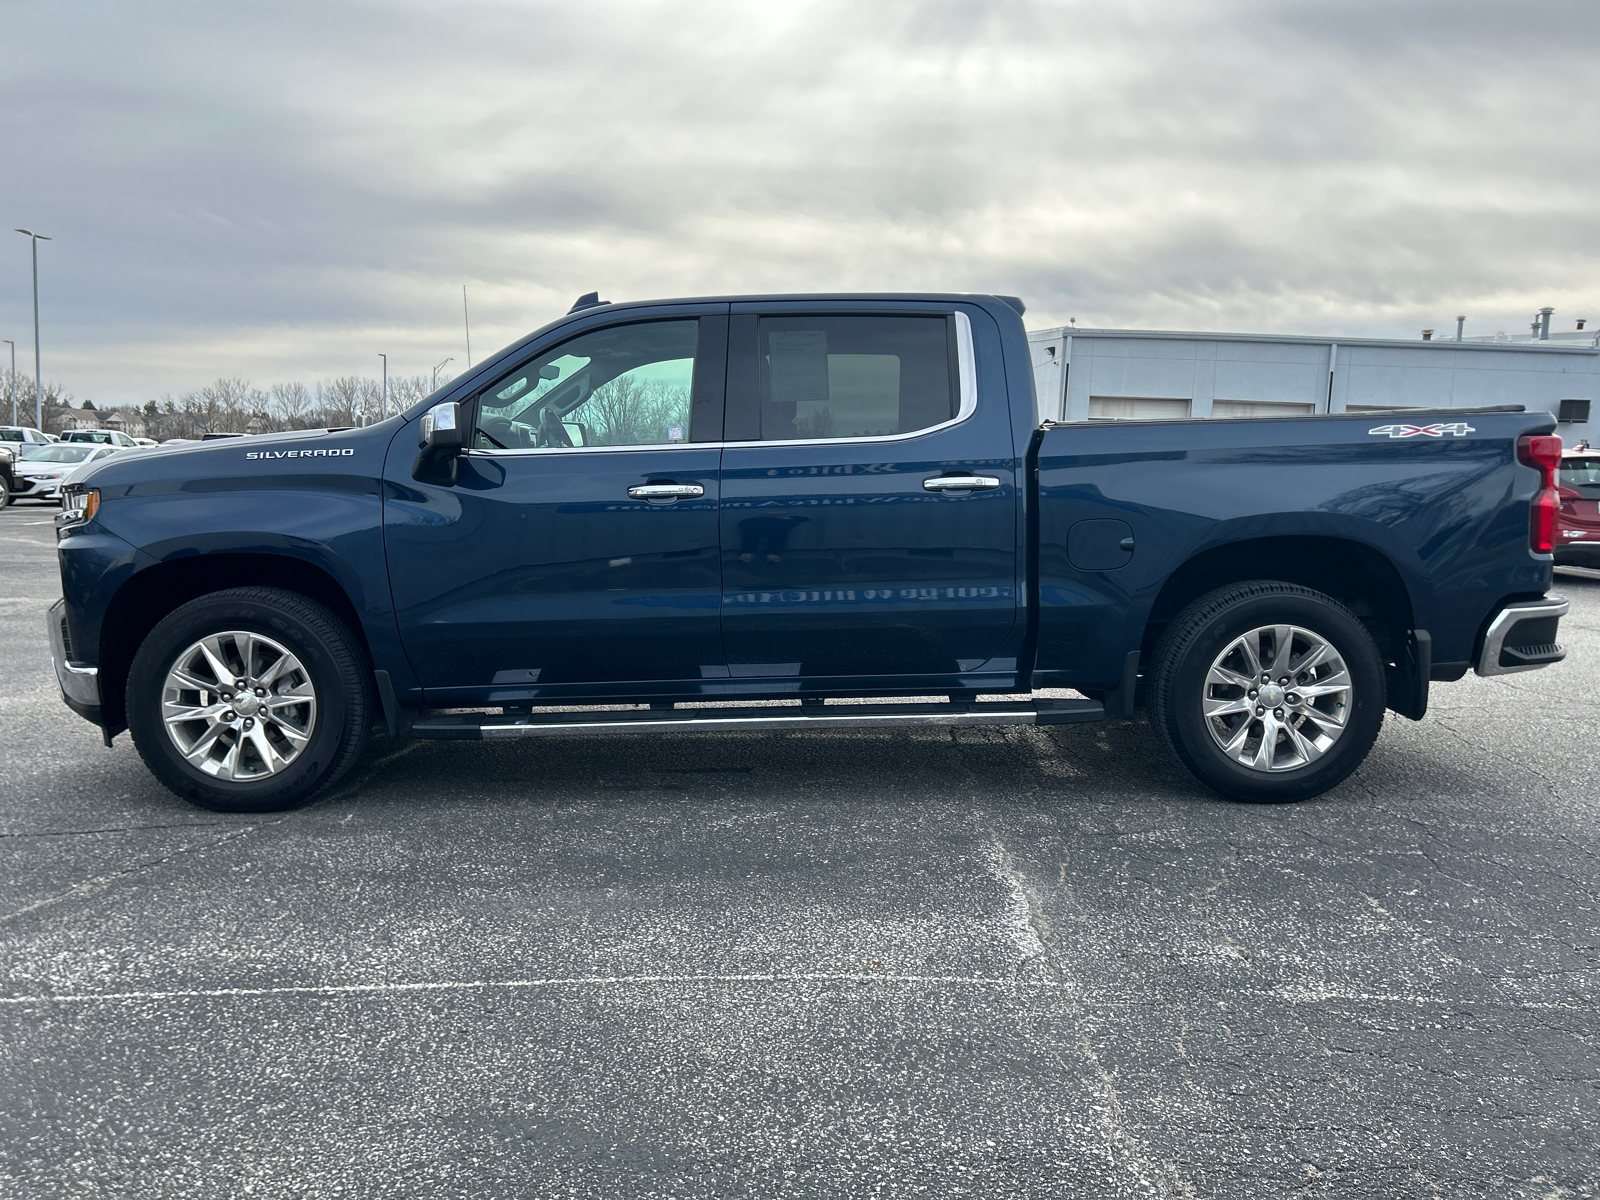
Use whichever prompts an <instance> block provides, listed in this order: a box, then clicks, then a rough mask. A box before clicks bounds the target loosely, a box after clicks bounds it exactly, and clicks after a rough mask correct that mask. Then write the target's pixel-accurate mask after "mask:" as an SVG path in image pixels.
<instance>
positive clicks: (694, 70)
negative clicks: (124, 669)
mask: <svg viewBox="0 0 1600 1200" xmlns="http://www.w3.org/2000/svg"><path fill="white" fill-rule="evenodd" d="M7 21H8V24H9V25H10V26H11V36H10V37H9V39H8V41H7V43H6V44H5V46H4V48H0V103H3V104H4V107H5V111H7V112H8V113H11V114H14V115H16V116H18V117H19V118H20V119H16V120H13V121H12V122H10V123H9V129H8V134H7V138H8V140H9V145H8V146H6V147H5V148H4V158H5V160H6V161H7V163H8V164H9V165H8V166H7V167H6V168H5V170H4V172H3V174H0V201H3V206H4V208H5V213H6V215H7V216H8V217H10V218H11V219H10V221H9V222H8V224H11V225H26V224H31V225H33V226H34V227H36V228H39V229H41V230H43V231H44V232H47V233H53V234H55V235H56V236H57V238H58V240H57V241H56V242H54V243H50V244H49V245H47V246H45V247H43V248H42V249H41V269H42V282H41V288H42V292H43V299H44V314H45V323H46V324H45V328H46V337H45V342H46V361H45V373H46V375H47V376H49V377H51V378H58V379H61V380H62V381H63V382H65V383H67V384H68V386H69V387H71V388H73V389H74V390H75V391H77V392H78V393H79V394H80V395H85V394H87V395H91V396H94V397H95V398H96V399H97V400H132V399H139V400H142V399H145V398H148V397H149V396H152V395H154V394H157V393H159V392H162V391H181V390H183V389H185V388H188V387H192V386H194V385H196V384H198V383H200V382H203V381H204V380H206V379H209V378H212V377H214V376H216V375H218V374H221V373H226V374H230V375H231V374H239V375H245V376H248V377H250V378H252V379H254V380H255V381H256V382H258V383H263V384H264V383H269V382H271V381H273V380H275V379H286V378H296V377H300V378H305V377H311V376H316V375H322V374H332V373H342V372H346V371H365V372H368V373H371V372H373V371H374V370H375V365H376V362H377V359H376V354H377V352H378V351H380V350H383V351H387V352H388V353H389V355H390V363H391V369H396V370H401V371H424V370H426V369H427V368H428V367H429V366H431V365H432V363H434V362H437V361H438V360H439V359H442V358H444V357H445V356H446V355H450V354H454V355H455V356H456V359H457V362H456V366H459V365H461V362H462V359H463V358H464V354H463V352H462V349H461V338H460V285H461V284H462V283H463V282H465V283H467V284H468V285H469V286H470V288H471V293H472V300H473V308H474V324H475V328H474V337H473V342H474V347H475V349H476V350H477V351H478V353H479V355H480V356H481V355H482V354H483V353H485V352H487V351H488V350H490V349H492V348H494V347H497V346H499V345H501V344H504V343H505V342H506V341H509V340H511V339H512V338H514V337H517V336H520V335H521V334H522V333H524V332H526V331H527V330H528V329H530V328H533V327H535V326H537V325H539V324H542V323H543V322H544V321H545V320H548V319H549V318H550V317H552V316H553V315H555V314H556V313H558V312H560V311H563V310H564V309H565V308H566V306H567V304H568V303H570V301H571V299H572V297H573V296H575V295H576V294H577V293H579V292H581V291H587V290H590V289H591V288H596V287H598V288H600V289H601V291H602V293H603V294H605V295H606V296H608V297H610V298H616V299H628V298H637V297H645V296H652V295H685V294H696V293H712V292H727V291H760V290H785V291H804V290H819V289H829V288H851V289H873V290H877V289H901V288H928V289H939V290H951V289H953V290H985V291H987V290H996V291H1005V292H1015V293H1018V294H1021V295H1023V296H1024V297H1025V298H1026V299H1027V300H1028V301H1029V304H1030V306H1031V309H1032V311H1031V313H1030V320H1035V321H1037V322H1038V323H1040V324H1046V323H1057V322H1061V321H1064V320H1065V319H1066V318H1067V317H1068V316H1076V317H1077V319H1078V321H1079V323H1080V324H1106V325H1118V326H1123V325H1128V326H1147V327H1163V328H1209V329H1217V328H1222V329H1251V330H1262V331H1316V332H1333V333H1342V334H1347V335H1355V334H1392V335H1400V336H1415V334H1416V331H1417V330H1418V329H1420V328H1422V327H1424V326H1434V327H1438V328H1446V327H1448V326H1450V324H1451V321H1452V318H1453V317H1454V315H1455V314H1456V313H1457V312H1464V313H1467V314H1468V315H1469V323H1470V327H1471V328H1472V329H1474V330H1477V331H1480V332H1492V331H1493V330H1495V329H1499V328H1505V329H1517V328H1519V327H1525V324H1526V322H1527V320H1528V317H1529V315H1530V314H1531V312H1532V311H1533V309H1534V308H1536V307H1538V306H1539V305H1540V304H1553V305H1555V306H1556V307H1557V310H1558V314H1559V315H1558V319H1557V324H1558V326H1560V327H1568V328H1570V325H1565V324H1564V321H1565V320H1566V318H1569V317H1571V316H1591V317H1593V318H1595V319H1597V320H1600V307H1597V308H1596V310H1595V311H1593V312H1589V311H1585V310H1586V306H1588V305H1591V304H1595V303H1596V302H1597V301H1600V296H1597V295H1596V285H1595V282H1594V280H1595V279H1596V269H1595V268H1596V260H1597V257H1600V236H1597V234H1596V228H1597V227H1596V222H1595V220H1594V196H1595V195H1596V185H1597V184H1600V178H1597V176H1600V155H1597V154H1596V149H1597V146H1596V140H1597V133H1596V130H1597V129H1600V123H1597V121H1596V117H1597V116H1600V112H1597V108H1600V101H1597V100H1596V99H1595V97H1594V89H1593V86H1592V81H1593V79H1594V77H1595V75H1596V65H1597V51H1600V27H1597V26H1596V24H1595V22H1594V21H1593V20H1592V19H1591V18H1590V14H1589V12H1588V8H1587V5H1579V4H1577V3H1565V2H1561V3H1551V4H1544V5H1540V6H1533V7H1525V6H1511V5H1505V4H1493V5H1489V4H1480V3H1454V4H1445V3H1431V2H1420V3H1419V2H1415V0H1413V2H1412V3H1407V4H1404V5H1396V4H1393V3H1385V4H1378V3H1365V2H1363V0H1341V2H1338V3H1298V4H1297V3H1286V2H1283V0H1272V2H1268V0H1261V2H1246V0H1234V2H1231V3H1230V2H1226V0H1222V2H1212V3H1197V4H1192V5H1185V4H1174V3H1166V4H1159V5H1157V4H1140V3H1133V4H1121V5H1097V4H1089V3H1042V2H1040V3H985V4H976V3H960V4H957V3H921V4H910V3H876V4H871V5H863V4H859V3H858V4H846V3H799V4H793V5H782V6H779V5H761V6H753V5H747V4H733V3H729V4H715V3H702V4H696V5H683V4H678V3H646V2H636V3H611V2H605V0H600V2H590V3H586V4H583V5H573V4H570V3H564V4H556V3H525V4H486V3H459V4H455V5H450V6H440V5H436V4H422V3H412V4H385V5H376V4H328V3H322V4H309V3H280V4H277V5H274V6H272V7H270V8H264V7H263V8H245V7H241V6H216V5H211V4H179V3H167V4H154V5H142V6H116V5H99V4H79V5H64V4H44V3H39V4H21V5H13V6H10V7H8V9H7ZM9 236H10V238H11V239H12V242H11V243H9V244H10V250H9V251H8V252H0V326H3V328H4V332H3V334H0V336H6V337H12V336H15V337H16V338H17V340H18V341H19V342H24V341H25V340H26V339H27V338H28V337H29V336H30V330H29V322H30V319H31V318H30V315H29V308H28V292H27V286H28V280H27V262H26V250H27V243H26V240H25V239H23V238H22V237H20V236H17V235H15V234H12V235H9ZM4 244H6V243H0V245H4ZM25 363H26V364H27V365H31V355H27V356H19V366H24V365H25Z"/></svg>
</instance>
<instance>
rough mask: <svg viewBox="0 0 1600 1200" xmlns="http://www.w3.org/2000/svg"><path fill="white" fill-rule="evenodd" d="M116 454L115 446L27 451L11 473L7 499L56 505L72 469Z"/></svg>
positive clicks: (78, 445)
mask: <svg viewBox="0 0 1600 1200" xmlns="http://www.w3.org/2000/svg"><path fill="white" fill-rule="evenodd" d="M117 452H118V447H116V446H96V445H93V444H91V443H84V442H79V443H76V444H71V443H64V444H61V445H56V446H36V447H31V448H29V449H28V450H27V451H26V452H25V453H24V456H23V457H22V458H21V459H20V460H19V461H18V462H17V463H16V464H15V465H14V466H13V467H12V469H11V470H12V474H13V475H14V476H15V478H16V487H15V490H14V491H13V492H12V495H11V498H12V499H13V500H47V501H49V502H50V503H52V504H59V503H60V502H61V484H62V481H63V480H64V479H65V478H66V476H67V475H68V474H70V473H71V472H72V471H73V469H74V468H76V467H78V466H80V465H82V464H85V463H91V462H98V461H100V460H101V459H103V458H109V457H110V456H111V455H113V454H116V453H117Z"/></svg>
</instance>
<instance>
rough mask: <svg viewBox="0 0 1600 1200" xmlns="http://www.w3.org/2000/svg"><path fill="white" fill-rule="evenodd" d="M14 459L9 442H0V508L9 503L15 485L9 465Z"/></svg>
mask: <svg viewBox="0 0 1600 1200" xmlns="http://www.w3.org/2000/svg"><path fill="white" fill-rule="evenodd" d="M16 461H17V456H16V454H15V453H14V452H13V451H12V449H11V443H9V442H0V508H5V507H6V505H8V504H10V503H11V493H12V491H13V490H14V489H15V488H16V485H17V484H16V476H14V475H13V474H12V473H11V467H12V464H13V463H15V462H16Z"/></svg>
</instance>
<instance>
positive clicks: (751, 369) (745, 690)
mask: <svg viewBox="0 0 1600 1200" xmlns="http://www.w3.org/2000/svg"><path fill="white" fill-rule="evenodd" d="M1022 312H1023V306H1022V303H1021V302H1020V301H1018V300H1016V299H1014V298H1010V297H1004V296H980V295H926V294H921V295H838V296H762V297H735V298H727V297H723V298H715V299H697V300H666V301H654V302H648V303H630V304H614V305H613V304H607V303H604V302H601V301H599V300H597V298H596V297H594V296H593V295H592V294H591V295H590V296H586V297H583V298H582V299H581V300H580V301H579V302H578V304H576V305H575V306H574V307H573V309H572V311H570V312H569V313H567V315H566V316H565V317H563V318H562V319H560V320H558V321H555V322H554V323H552V324H550V325H547V326H546V327H544V328H543V329H540V330H539V331H537V332H536V333H533V334H532V335H530V336H529V337H527V338H524V339H523V340H522V341H520V342H517V343H516V344H515V345H513V346H511V347H509V348H507V349H506V350H504V351H502V352H500V353H499V354H497V355H495V356H494V357H493V358H491V359H489V360H488V361H487V362H484V363H482V364H481V365H479V366H478V367H476V368H474V369H473V370H471V371H469V372H468V373H467V374H466V375H464V376H462V377H460V378H458V379H455V380H453V381H451V382H450V383H449V384H447V385H446V386H445V387H444V388H441V389H440V390H439V391H438V392H436V393H435V394H434V395H432V396H430V397H429V398H428V399H427V400H425V401H423V402H422V403H421V404H419V405H418V406H416V407H415V408H413V409H411V410H409V411H407V412H404V413H401V414H399V415H398V416H394V417H391V418H390V419H388V420H385V421H383V422H381V423H379V424H375V425H372V426H369V427H367V428H362V429H349V430H309V431H301V432H294V433H284V434H276V435H271V436H265V437H253V438H240V439H235V440H230V441H223V442H219V443H216V444H208V445H199V446H188V447H183V448H181V449H179V448H175V449H173V450H171V451H154V452H151V453H148V454H144V455H139V456H133V455H129V456H126V457H125V458H123V457H113V458H111V459H110V460H108V461H107V462H106V463H105V464H104V465H103V466H101V467H99V468H98V469H96V470H95V471H94V472H93V474H92V475H90V476H88V477H87V478H86V479H84V480H83V481H82V482H81V483H80V484H79V485H77V486H76V487H75V488H74V489H73V490H72V491H71V492H70V494H69V495H68V496H67V497H65V499H64V506H65V511H64V512H63V514H62V516H61V518H60V519H59V524H60V528H59V555H60V561H61V578H62V587H63V599H62V601H61V602H60V603H58V604H57V605H56V606H55V607H54V608H53V609H52V610H51V611H50V614H49V619H48V626H49V633H50V637H51V639H52V644H53V650H54V659H55V669H56V674H57V678H58V680H59V682H60V685H61V690H62V693H63V695H64V697H65V699H66V702H67V703H68V704H69V705H70V706H71V707H72V708H73V709H74V710H75V711H77V712H78V713H80V714H81V715H82V716H84V717H86V718H87V719H88V720H90V721H92V722H94V723H95V724H97V725H99V726H100V728H101V729H102V731H103V732H104V736H105V740H106V744H107V745H110V744H111V739H112V738H113V737H114V736H115V735H116V734H118V733H120V732H122V731H123V730H124V729H126V730H129V731H131V733H132V735H133V739H134V742H135V744H136V745H137V747H138V749H139V752H140V754H141V755H142V756H143V758H144V761H145V762H146V764H147V765H148V766H149V768H150V770H151V771H153V772H154V773H155V774H156V776H157V777H159V778H160V779H161V780H162V782H164V783H165V784H166V785H167V786H169V787H171V788H172V789H173V790H174V791H176V792H177V793H179V794H180V795H182V796H185V797H187V798H188V799H190V800H191V801H193V802H194V803H196V804H199V805H203V806H205V807H207V808H211V809H217V810H224V811H232V812H241V811H250V812H260V811H270V810H277V809H283V808H287V807H291V806H294V805H297V804H301V803H304V802H305V801H307V800H308V799H310V798H311V797H312V796H314V795H315V794H317V793H318V792H319V791H320V790H322V789H325V788H327V787H328V786H329V785H330V784H332V783H333V782H334V781H335V780H336V779H338V778H339V777H340V776H341V775H343V774H344V773H345V772H346V771H348V770H349V769H350V767H351V765H352V764H353V763H355V762H356V761H357V760H358V759H359V758H360V756H361V755H362V753H363V751H364V749H365V748H366V746H367V745H368V744H369V743H370V742H371V741H372V740H373V739H376V738H383V737H391V738H404V737H429V738H465V739H478V738H520V737H541V736H552V735H556V736H571V735H576V734H599V735H606V736H616V735H622V734H627V733H675V732H683V733H692V732H704V731H755V732H759V731H762V730H794V729H849V728H856V727H863V726H889V727H893V726H920V725H1022V724H1029V725H1053V724H1066V723H1072V722H1080V721H1093V720H1099V719H1103V718H1107V717H1111V718H1120V719H1128V718H1133V717H1135V715H1136V710H1137V709H1139V708H1140V707H1144V708H1146V709H1147V711H1148V717H1149V720H1150V723H1151V724H1152V725H1154V726H1155V727H1156V728H1157V729H1158V730H1160V732H1161V734H1162V736H1163V737H1164V738H1165V740H1166V741H1167V743H1168V744H1169V745H1170V746H1171V748H1172V750H1173V751H1174V752H1175V753H1176V754H1177V755H1178V756H1179V757H1180V758H1181V759H1182V760H1183V761H1184V762H1185V763H1186V764H1187V765H1188V766H1189V767H1190V768H1191V769H1192V770H1193V771H1194V773H1195V774H1196V775H1197V776H1198V777H1199V778H1200V779H1201V780H1203V781H1204V782H1205V783H1206V784H1208V785H1210V786H1211V787H1212V788H1214V789H1216V790H1217V791H1219V792H1222V793H1223V794H1225V795H1228V796H1232V797H1236V798H1239V799H1243V800H1253V801H1289V800H1298V799H1303V798H1306V797H1309V796H1314V795H1317V794H1320V793H1322V792H1324V791H1326V790H1327V789H1328V788H1330V787H1333V786H1334V785H1335V784H1337V783H1338V782H1339V781H1340V780H1342V779H1344V778H1345V777H1346V776H1347V775H1349V774H1350V772H1351V771H1353V770H1354V769H1355V768H1356V767H1357V766H1358V765H1359V764H1360V763H1361V761H1362V760H1363V759H1364V758H1365V756H1366V755H1367V753H1368V751H1369V750H1370V748H1371V747H1372V744H1373V742H1374V740H1375V739H1376V738H1377V736H1378V733H1379V729H1380V727H1381V725H1382V722H1383V716H1384V713H1385V711H1387V710H1393V711H1394V712H1397V713H1399V714H1401V715H1403V716H1406V717H1409V718H1412V719H1414V720H1415V719H1421V717H1422V716H1423V714H1424V712H1425V711H1426V709H1427V705H1428V690H1429V685H1430V683H1432V682H1439V681H1449V680H1455V679H1459V678H1461V677H1462V676H1463V675H1464V674H1465V673H1466V672H1467V671H1468V670H1471V669H1474V668H1475V669H1476V670H1477V672H1478V673H1479V674H1481V675H1497V674H1503V673H1508V672H1516V671H1527V670H1532V669H1535V668H1538V667H1543V666H1547V665H1549V664H1551V663H1553V662H1556V661H1559V660H1560V659H1561V658H1562V656H1563V651H1562V649H1561V648H1560V646H1559V645H1558V644H1557V625H1558V622H1559V620H1560V618H1561V617H1562V616H1563V615H1564V614H1565V613H1566V611H1567V605H1566V603H1565V601H1563V600H1561V599H1560V598H1559V597H1553V596H1547V595H1546V592H1547V591H1548V589H1549V587H1550V583H1551V561H1552V559H1551V546H1550V542H1551V540H1552V538H1553V537H1554V519H1555V516H1554V514H1555V510H1556V507H1557V499H1556V490H1555V484H1556V471H1557V469H1558V467H1559V463H1560V453H1561V443H1560V440H1559V439H1558V438H1555V437H1553V436H1551V433H1552V430H1553V428H1554V422H1553V421H1552V419H1551V417H1550V416H1549V415H1548V414H1547V413H1543V412H1531V413H1530V412H1524V411H1522V410H1521V409H1520V408H1517V407H1506V408H1494V409H1474V410H1470V411H1462V410H1453V411H1450V412H1439V413H1433V412H1420V411H1419V412H1407V413H1405V414H1404V417H1405V420H1404V422H1402V423H1397V422H1396V421H1395V420H1393V419H1392V417H1390V418H1385V419H1384V420H1383V421H1382V422H1381V423H1379V422H1377V421H1375V419H1374V418H1373V417H1372V416H1371V415H1361V414H1348V415H1343V414H1340V415H1331V416H1317V417H1306V418H1290V419H1283V418H1272V419H1250V420H1199V421H1188V420H1184V421H1103V422H1101V421H1096V422H1093V423H1087V424H1058V423H1054V422H1050V421H1043V422H1041V421H1040V420H1039V419H1038V417H1037V415H1036V410H1035V398H1034V387H1033V374H1032V370H1031V368H1030V363H1029V354H1028V345H1027V340H1026V336H1025V333H1024V328H1023V323H1022ZM1063 690H1068V691H1072V692H1075V693H1076V695H1073V696H1062V695H1060V694H1059V693H1060V692H1061V691H1063ZM1041 692H1055V693H1057V694H1055V695H1052V696H1043V695H1040V694H1039V693H1041ZM749 701H768V702H770V701H786V702H787V703H783V704H771V703H766V704H751V703H748V702H749Z"/></svg>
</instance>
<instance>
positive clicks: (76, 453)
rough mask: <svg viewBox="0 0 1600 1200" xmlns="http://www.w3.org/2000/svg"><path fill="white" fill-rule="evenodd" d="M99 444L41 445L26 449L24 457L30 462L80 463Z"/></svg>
mask: <svg viewBox="0 0 1600 1200" xmlns="http://www.w3.org/2000/svg"><path fill="white" fill-rule="evenodd" d="M97 449H99V447H98V446H94V445H87V446H86V445H76V446H40V447H39V448H38V449H37V450H25V451H23V454H22V457H23V458H25V459H27V460H28V461H29V462H50V463H79V462H82V461H83V460H84V459H86V458H88V457H89V455H91V454H93V453H94V452H95V451H96V450H97Z"/></svg>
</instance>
